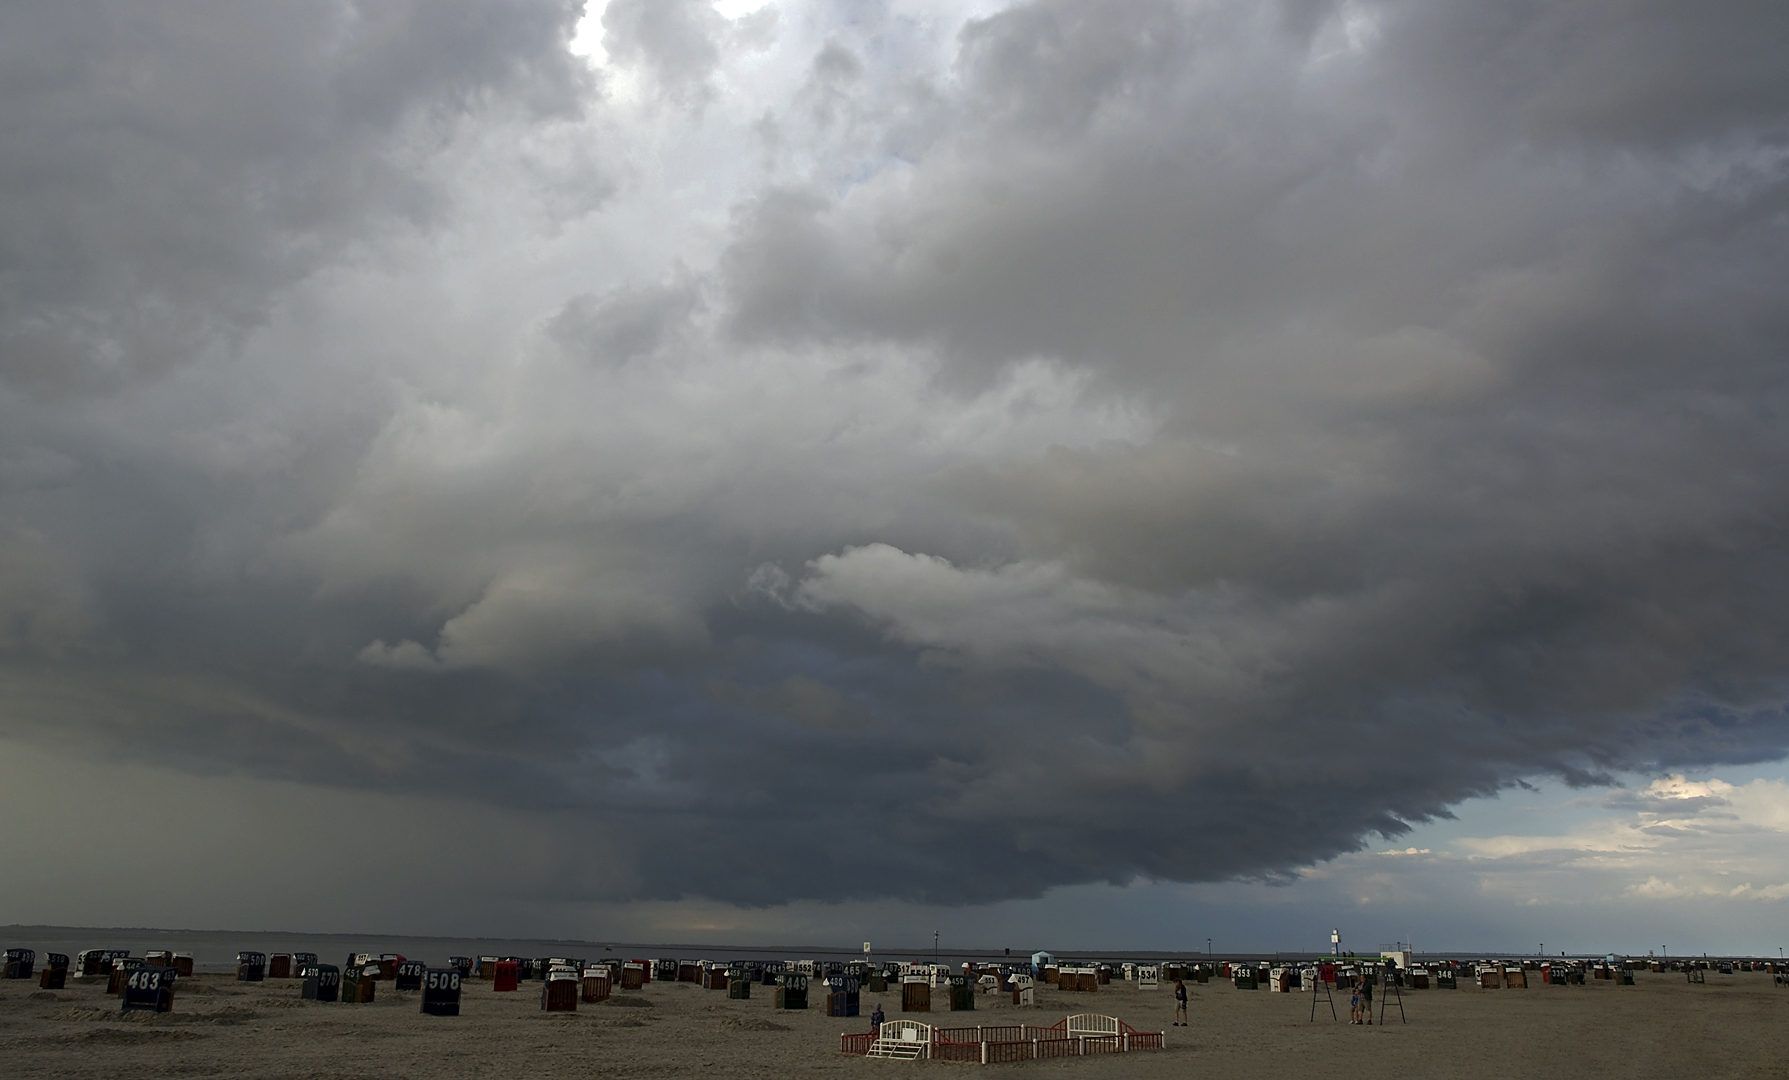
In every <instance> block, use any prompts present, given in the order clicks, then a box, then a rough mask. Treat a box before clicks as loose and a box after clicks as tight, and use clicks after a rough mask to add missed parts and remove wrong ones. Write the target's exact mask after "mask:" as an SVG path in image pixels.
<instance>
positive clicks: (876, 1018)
mask: <svg viewBox="0 0 1789 1080" xmlns="http://www.w3.org/2000/svg"><path fill="white" fill-rule="evenodd" d="M870 1026H871V1027H873V1028H875V1029H876V1030H877V1031H881V1030H882V1003H881V1002H880V1001H878V1002H877V1003H876V1011H875V1012H873V1013H871V1014H870Z"/></svg>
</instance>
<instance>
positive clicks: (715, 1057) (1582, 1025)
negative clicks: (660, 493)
mask: <svg viewBox="0 0 1789 1080" xmlns="http://www.w3.org/2000/svg"><path fill="white" fill-rule="evenodd" d="M299 987H300V984H299V983H298V982H297V981H296V980H284V979H281V980H269V981H267V982H264V983H259V984H254V983H238V982H236V981H234V978H233V977H232V976H228V975H215V974H201V975H196V976H193V977H191V978H188V979H182V980H181V983H180V989H179V991H178V993H177V994H176V997H175V1002H174V1012H172V1013H170V1014H166V1015H147V1014H142V1013H134V1014H122V1015H121V1014H120V1012H119V1009H118V999H116V998H113V997H110V996H108V995H107V994H106V993H105V986H104V984H103V983H98V984H89V983H78V982H77V981H76V980H73V979H71V980H70V981H69V987H68V989H66V990H61V991H44V990H38V989H37V988H36V984H35V983H34V982H33V983H24V982H6V983H0V1062H3V1063H4V1067H3V1074H4V1075H5V1076H7V1077H21V1078H27V1077H29V1078H38V1077H96V1078H98V1077H104V1078H108V1080H109V1078H112V1077H119V1076H129V1077H133V1078H137V1077H146V1076H179V1077H213V1076H217V1077H239V1076H254V1077H256V1078H257V1080H279V1078H285V1077H291V1078H300V1077H318V1078H322V1077H328V1078H331V1080H351V1078H361V1077H367V1078H374V1077H412V1076H414V1077H432V1078H439V1080H460V1078H466V1080H470V1078H473V1077H478V1078H495V1077H506V1076H524V1077H530V1078H533V1077H560V1076H566V1077H582V1076H687V1075H690V1074H691V1073H693V1072H700V1073H702V1074H704V1075H713V1076H751V1077H772V1076H776V1077H783V1078H787V1077H789V1076H791V1075H797V1076H806V1075H816V1074H826V1075H841V1076H852V1077H856V1076H872V1075H874V1076H885V1075H887V1074H889V1073H897V1074H899V1073H903V1072H914V1071H920V1072H925V1073H928V1074H935V1073H936V1072H937V1071H938V1070H971V1071H973V1070H977V1069H986V1070H992V1071H995V1072H1012V1071H1023V1072H1034V1073H1042V1074H1048V1075H1050V1076H1077V1077H1078V1076H1087V1077H1098V1076H1125V1077H1131V1076H1137V1077H1164V1078H1167V1077H1185V1076H1188V1075H1194V1074H1200V1075H1205V1076H1216V1077H1223V1078H1225V1080H1237V1078H1253V1077H1284V1076H1287V1075H1294V1076H1302V1075H1305V1074H1306V1073H1308V1072H1309V1071H1310V1070H1313V1069H1315V1070H1318V1071H1319V1072H1320V1073H1322V1074H1324V1075H1330V1074H1332V1072H1333V1071H1335V1070H1339V1072H1333V1074H1334V1075H1339V1076H1348V1077H1355V1076H1358V1077H1364V1078H1367V1080H1381V1078H1383V1077H1399V1078H1403V1077H1422V1078H1428V1077H1448V1076H1453V1075H1470V1076H1474V1077H1477V1076H1485V1077H1498V1078H1502V1077H1530V1076H1557V1077H1559V1078H1560V1080H1577V1078H1579V1077H1622V1078H1635V1077H1667V1076H1669V1077H1675V1078H1695V1080H1706V1078H1715V1080H1719V1078H1725V1077H1759V1076H1766V1077H1768V1076H1786V1077H1789V988H1784V987H1779V986H1776V985H1775V984H1774V983H1773V982H1772V979H1771V977H1770V976H1769V975H1765V974H1736V975H1731V976H1723V975H1717V974H1710V975H1709V976H1708V982H1707V983H1706V984H1704V985H1688V984H1686V983H1685V982H1684V979H1683V976H1682V975H1664V974H1661V975H1653V974H1647V973H1641V974H1639V975H1637V976H1636V985H1634V986H1631V987H1622V986H1616V985H1613V984H1612V983H1609V982H1593V983H1591V984H1590V985H1587V986H1567V987H1553V986H1537V987H1534V988H1531V989H1527V990H1478V989H1462V990H1424V991H1406V992H1405V994H1404V1007H1405V1011H1406V1013H1407V1014H1408V1017H1409V1022H1408V1023H1400V1022H1399V1020H1398V1016H1397V1010H1396V1007H1395V1002H1394V1007H1393V1009H1392V1015H1391V1018H1390V1023H1389V1024H1388V1025H1383V1026H1375V1027H1355V1026H1350V1025H1349V1024H1348V1023H1347V1012H1348V1004H1347V1000H1346V997H1345V996H1343V995H1337V999H1336V1011H1337V1012H1338V1013H1339V1014H1340V1015H1341V1017H1342V1021H1341V1022H1340V1023H1338V1022H1335V1021H1332V1020H1330V1019H1329V1009H1328V1006H1327V1004H1325V1003H1324V1002H1323V1000H1322V998H1321V997H1319V999H1318V1009H1319V1019H1318V1021H1317V1022H1316V1023H1312V1022H1311V1021H1310V1019H1309V1017H1310V1011H1311V998H1310V996H1309V995H1308V994H1305V995H1298V994H1291V995H1289V994H1274V993H1269V992H1267V991H1265V990H1257V991H1252V992H1251V991H1239V990H1236V989H1234V988H1232V987H1231V986H1230V985H1229V984H1228V983H1220V982H1217V981H1215V980H1214V981H1213V982H1212V983H1210V984H1209V985H1206V986H1197V985H1193V986H1189V990H1190V996H1191V999H1192V1000H1191V1013H1192V1018H1193V1023H1192V1026H1191V1027H1188V1028H1176V1027H1170V1026H1169V1022H1170V1021H1171V1020H1172V1010H1173V999H1172V991H1171V989H1170V986H1169V985H1166V984H1165V985H1163V986H1162V988H1161V989H1159V990H1155V991H1140V990H1137V989H1135V988H1134V987H1132V986H1128V985H1125V984H1114V985H1112V986H1108V987H1102V988H1101V989H1100V991H1099V992H1097V993H1091V994H1087V993H1081V994H1073V993H1070V994H1065V993H1061V992H1059V991H1056V990H1048V989H1046V990H1042V991H1040V992H1039V994H1038V1004H1037V1006H1036V1007H1034V1008H1030V1009H1021V1008H1019V1007H1018V1006H1015V1005H1013V1004H1012V1003H1011V1000H1010V997H1007V998H1004V999H1003V998H998V997H996V996H993V995H987V994H983V995H981V996H980V997H979V998H978V1000H977V1005H976V1010H975V1011H974V1012H963V1013H949V1012H938V1013H931V1014H929V1015H916V1014H909V1017H910V1018H911V1019H918V1020H923V1021H926V1022H930V1023H936V1024H939V1025H940V1026H950V1027H955V1026H968V1025H973V1024H975V1023H977V1022H981V1023H990V1024H993V1023H1014V1022H1025V1023H1032V1024H1051V1023H1054V1022H1056V1021H1057V1020H1060V1019H1061V1018H1062V1017H1064V1016H1066V1015H1068V1014H1069V1013H1073V1012H1098V1013H1106V1014H1108V1015H1113V1016H1117V1017H1119V1018H1120V1019H1122V1020H1125V1021H1127V1022H1129V1023H1130V1024H1131V1025H1133V1026H1134V1027H1136V1028H1138V1029H1140V1030H1150V1031H1160V1030H1166V1031H1167V1033H1168V1037H1167V1043H1168V1049H1166V1050H1164V1051H1148V1052H1135V1053H1130V1054H1124V1055H1100V1056H1092V1057H1086V1058H1075V1059H1060V1060H1052V1061H1036V1062H1025V1063H1019V1064H1012V1065H992V1066H971V1065H956V1064H947V1063H942V1062H897V1061H879V1060H866V1059H863V1058H857V1057H850V1056H846V1055H842V1054H840V1053H839V1052H838V1036H839V1034H840V1033H841V1032H846V1031H851V1032H856V1031H863V1030H867V1029H868V1026H869V1021H868V1019H867V1018H866V1019H857V1018H852V1019H831V1018H828V1017H826V1016H824V1015H822V1014H821V1012H820V1011H819V1010H818V1009H810V1010H808V1011H806V1012H778V1011H776V1010H775V1009H774V1008H773V1007H772V1005H773V1001H774V991H773V990H772V989H771V988H769V987H757V986H755V987H753V997H752V999H751V1000H750V1001H731V1000H729V999H728V998H727V995H726V993H725V992H724V991H718V990H702V989H698V988H697V987H695V986H693V985H691V984H688V983H652V984H649V985H648V986H647V987H646V988H645V989H644V990H643V991H630V992H627V993H623V994H617V995H616V997H615V999H614V1001H612V1002H610V1003H604V1004H594V1005H592V1004H580V1005H579V1007H578V1011H577V1012H576V1013H573V1014H567V1013H544V1012H542V1011H541V1009H540V996H539V984H538V983H533V984H530V983H524V984H523V989H522V990H520V991H518V992H514V993H496V992H494V991H493V990H492V989H491V984H490V983H488V982H481V981H478V980H470V981H468V983H467V984H466V990H465V993H464V997H463V999H462V1014H461V1015H460V1016H459V1017H457V1018H444V1017H431V1016H424V1015H422V1014H421V1012H420V1009H419V996H418V995H417V994H415V993H399V992H397V991H396V990H394V989H392V984H391V983H389V982H383V983H380V984H379V986H378V990H377V995H376V999H375V1000H374V1001H373V1002H372V1003H371V1004H367V1005H344V1004H318V1003H315V1002H309V1001H304V1000H302V999H301V998H300V996H299ZM878 1001H880V1002H881V1004H882V1008H883V1010H884V1011H885V1012H886V1013H888V1015H889V1016H890V1017H891V1018H894V1017H898V1016H900V1015H901V1014H900V1012H899V1008H900V997H899V995H898V994H881V995H875V994H868V993H866V994H864V995H863V1009H864V1012H865V1014H866V1016H867V1014H868V1013H869V1012H870V1011H871V1010H872V1009H874V1008H875V1005H876V1003H877V1002H878Z"/></svg>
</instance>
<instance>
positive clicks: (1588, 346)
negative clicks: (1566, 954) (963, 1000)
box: [0, 0, 1789, 952]
mask: <svg viewBox="0 0 1789 1080" xmlns="http://www.w3.org/2000/svg"><path fill="white" fill-rule="evenodd" d="M1785 56H1789V7H1785V6H1784V5H1783V4H1782V3H1780V2H1773V0H1766V2H1760V3H1739V2H1720V0H1715V2H1710V3H1704V4H1696V5H1683V4H1667V3H1648V2H1643V0H1594V2H1593V0H1560V2H1556V3H1518V2H1504V0H1458V2H1448V0H1432V2H1426V3H1420V2H1410V3H1399V2H1388V3H1372V2H1360V3H1355V2H1345V3H1328V2H1324V0H1280V2H1277V3H1274V2H1266V3H1263V2H1259V0H1256V2H1249V3H1229V2H1222V0H1216V2H1201V3H1192V2H1171V0H1100V2H1097V3H1095V2H1071V0H1033V2H1025V3H1015V4H1010V5H1008V4H1002V3H998V2H991V0H970V2H962V3H956V2H950V0H833V2H818V0H816V2H810V3H801V2H797V0H772V2H770V3H765V4H762V5H755V4H754V3H753V2H752V0H725V2H721V3H709V2H705V0H609V2H608V3H607V4H606V5H604V4H602V3H601V2H600V0H598V2H594V3H592V4H589V5H587V6H586V5H578V4H575V3H568V2H567V0H478V2H472V0H426V2H425V0H378V2H355V0H293V2H288V3H282V4H277V5H242V4H228V3H203V2H197V0H116V2H106V0H56V2H54V3H51V2H27V3H14V4H8V5H6V6H5V7H4V8H3V9H0V747H3V748H4V755H5V756H4V758H3V759H0V760H3V762H4V765H3V768H4V772H5V775H6V777H7V779H6V782H5V784H4V785H0V808H3V809H4V813H5V824H6V827H5V828H4V829H0V862H4V864H5V865H6V866H7V867H8V868H9V869H8V873H7V874H5V875H4V881H3V882H0V923H4V922H13V921H21V922H37V921H43V922H60V923H68V922H87V923H104V924H120V923H122V924H140V923H153V924H158V925H168V926H206V927H216V928H243V929H257V928H264V927H273V926H278V927H281V928H289V929H304V930H316V931H338V932H353V931H363V930H364V931H376V932H392V933H398V932H415V933H454V934H491V935H522V934H554V935H566V936H581V937H590V938H604V937H610V938H632V939H635V940H639V939H642V938H646V939H652V938H657V939H659V940H682V941H688V940H694V939H695V938H696V937H697V936H698V935H707V936H708V937H709V938H710V939H712V940H720V941H735V942H749V941H763V940H776V941H813V942H821V941H824V942H831V941H846V942H849V941H855V940H858V939H859V938H860V936H862V937H868V936H872V931H873V932H874V934H875V935H878V936H882V937H884V938H891V939H898V940H901V941H907V942H920V941H923V940H926V939H928V938H929V937H930V933H931V930H932V929H935V928H938V924H940V923H945V924H947V925H948V926H950V928H951V930H952V932H953V933H955V934H958V935H960V936H961V937H962V939H963V940H962V941H961V942H960V943H961V944H964V945H969V944H986V945H990V946H998V945H1002V944H1009V945H1018V944H1023V945H1026V946H1033V945H1039V946H1042V945H1049V944H1056V945H1066V946H1084V947H1108V946H1109V947H1115V948H1116V947H1123V946H1127V945H1128V946H1134V947H1139V948H1141V947H1152V948H1158V947H1159V948H1177V947H1180V948H1190V947H1203V941H1204V938H1205V937H1207V936H1211V937H1213V938H1215V939H1219V940H1224V939H1226V938H1227V940H1228V943H1229V944H1230V945H1232V946H1233V947H1250V948H1268V949H1272V948H1288V949H1290V948H1309V947H1314V946H1316V945H1317V944H1320V943H1321V942H1322V941H1324V940H1326V939H1327V935H1328V931H1329V929H1330V927H1331V926H1332V925H1340V924H1346V925H1347V926H1348V929H1347V931H1346V934H1347V936H1348V938H1349V940H1351V941H1358V942H1360V943H1363V944H1367V945H1377V944H1378V943H1379V942H1381V941H1390V940H1394V939H1403V938H1406V937H1412V938H1415V939H1416V940H1417V944H1418V945H1419V947H1420V946H1434V947H1437V948H1440V947H1460V948H1469V947H1475V948H1530V947H1534V946H1535V945H1536V944H1538V943H1539V942H1541V941H1546V940H1549V937H1550V936H1551V937H1556V938H1557V939H1558V944H1559V946H1560V947H1561V948H1572V949H1582V950H1591V949H1596V950H1601V949H1605V948H1619V949H1624V950H1636V951H1644V950H1645V949H1646V948H1650V947H1659V946H1663V945H1667V944H1671V945H1678V944H1681V945H1682V946H1683V947H1684V951H1691V949H1690V946H1692V945H1695V944H1697V943H1696V942H1692V940H1691V939H1692V938H1694V937H1696V936H1697V935H1700V939H1701V940H1700V943H1699V945H1700V947H1701V948H1707V949H1710V950H1712V951H1732V950H1748V951H1758V952H1762V951H1765V950H1766V949H1767V948H1770V949H1774V948H1776V947H1777V946H1778V945H1779V944H1782V943H1781V942H1777V941H1775V940H1774V939H1770V938H1771V935H1775V934H1777V933H1779V931H1778V930H1776V929H1775V927H1777V926H1778V925H1780V924H1781V922H1782V918H1783V915H1784V913H1785V910H1786V909H1789V789H1786V787H1785V783H1784V776H1785V770H1784V767H1783V766H1782V765H1781V764H1780V762H1781V761H1782V760H1783V758H1784V756H1785V754H1789V713H1786V712H1785V701H1786V697H1789V542H1786V540H1789V485H1786V484H1785V472H1786V470H1789V424H1785V422H1784V420H1785V409H1786V407H1789V370H1786V366H1789V287H1786V286H1789V64H1786V63H1784V57H1785ZM1453 815H1458V817H1454V816H1453ZM21 863H22V864H24V865H28V866H30V867H32V868H34V872H33V873H28V874H27V873H16V872H14V868H15V867H17V866H18V865H20V864H21ZM168 868H178V872H177V873H171V874H170V875H169V877H168V880H167V881H166V883H165V886H164V887H162V888H161V889H159V890H158V891H157V894H156V896H155V898H154V899H153V900H148V899H144V898H142V897H137V898H134V899H132V898H128V897H126V896H125V895H124V894H122V893H120V892H118V891H117V890H115V889H112V888H109V887H108V886H107V883H108V882H115V881H117V880H118V877H117V875H118V874H119V873H121V872H123V871H126V870H131V869H142V870H156V869H168ZM46 874H48V875H55V876H56V878H57V879H58V880H61V881H64V882H66V883H68V888H67V889H64V890H60V891H58V890H53V889H50V888H48V887H47V885H46V882H47V881H49V880H50V878H48V877H46V876H44V875H46ZM349 874H353V875H361V876H362V877H364V878H366V879H367V880H368V881H369V882H371V884H369V885H368V887H367V889H366V890H364V891H358V892H345V891H344V890H342V889H341V888H340V886H339V883H340V882H341V881H342V880H344V877H343V875H349ZM1017 935H1024V936H1026V940H1025V941H1024V942H1022V943H1021V942H1013V941H1004V940H998V939H1002V938H1004V937H1011V936H1017ZM1666 935H1672V936H1666ZM1674 938H1675V940H1674ZM969 939H974V940H973V941H971V940H969ZM1530 939H1533V941H1532V942H1531V941H1530ZM1568 939H1569V940H1568ZM1767 939H1769V940H1767Z"/></svg>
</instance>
